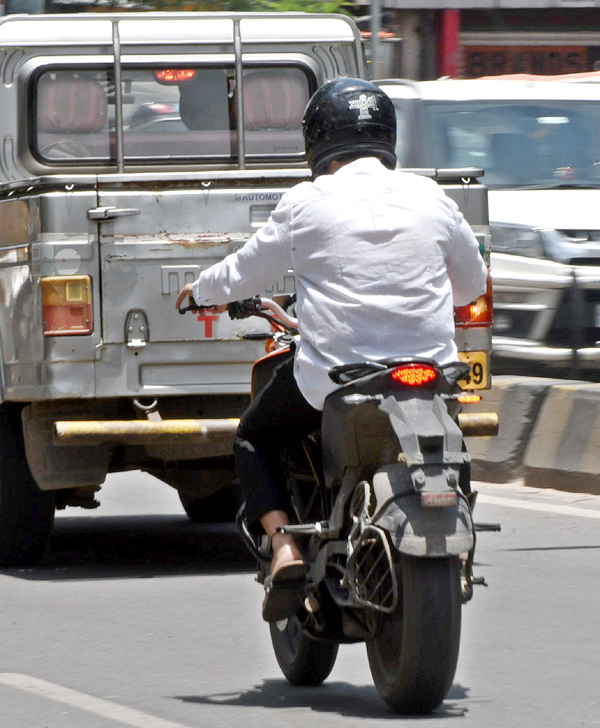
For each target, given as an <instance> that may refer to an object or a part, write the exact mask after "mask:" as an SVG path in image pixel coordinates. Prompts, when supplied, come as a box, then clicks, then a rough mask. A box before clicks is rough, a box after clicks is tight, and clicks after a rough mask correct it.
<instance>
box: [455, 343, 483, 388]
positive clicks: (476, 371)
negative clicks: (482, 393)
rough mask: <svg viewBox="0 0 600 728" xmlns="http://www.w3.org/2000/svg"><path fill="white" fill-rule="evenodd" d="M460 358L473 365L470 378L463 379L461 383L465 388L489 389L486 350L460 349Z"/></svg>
mask: <svg viewBox="0 0 600 728" xmlns="http://www.w3.org/2000/svg"><path fill="white" fill-rule="evenodd" d="M458 358H459V359H460V361H464V362H465V364H468V365H469V366H470V367H471V374H470V375H469V378H468V379H461V380H460V382H459V384H460V386H461V387H462V388H463V389H487V386H488V355H487V354H486V352H485V351H459V352H458Z"/></svg>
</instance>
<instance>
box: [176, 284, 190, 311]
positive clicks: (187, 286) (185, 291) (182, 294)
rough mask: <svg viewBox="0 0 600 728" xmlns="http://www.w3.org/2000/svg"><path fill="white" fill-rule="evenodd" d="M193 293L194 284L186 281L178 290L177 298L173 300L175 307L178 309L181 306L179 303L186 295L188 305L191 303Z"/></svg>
mask: <svg viewBox="0 0 600 728" xmlns="http://www.w3.org/2000/svg"><path fill="white" fill-rule="evenodd" d="M193 293H194V284H193V283H186V284H185V286H184V287H183V288H182V289H181V291H179V295H178V296H177V300H176V301H175V308H176V309H177V310H178V311H179V309H180V308H181V304H182V303H183V299H184V298H185V297H186V296H187V299H188V306H189V304H190V303H191V299H192V298H193Z"/></svg>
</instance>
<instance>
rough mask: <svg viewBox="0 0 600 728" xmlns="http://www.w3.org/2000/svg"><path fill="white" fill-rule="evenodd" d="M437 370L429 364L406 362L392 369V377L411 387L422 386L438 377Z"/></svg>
mask: <svg viewBox="0 0 600 728" xmlns="http://www.w3.org/2000/svg"><path fill="white" fill-rule="evenodd" d="M437 375H438V373H437V370H436V369H434V368H433V367H431V366H429V364H404V365H403V366H401V367H398V368H397V369H393V370H392V379H393V380H395V381H396V382H400V383H401V384H406V385H407V386H409V387H422V386H423V385H424V384H429V383H430V382H433V381H434V380H435V379H436V378H437Z"/></svg>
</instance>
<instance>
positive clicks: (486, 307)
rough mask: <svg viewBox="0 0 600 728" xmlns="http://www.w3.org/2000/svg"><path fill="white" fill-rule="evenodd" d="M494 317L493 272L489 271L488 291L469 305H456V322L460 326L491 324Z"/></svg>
mask: <svg viewBox="0 0 600 728" xmlns="http://www.w3.org/2000/svg"><path fill="white" fill-rule="evenodd" d="M493 318H494V311H493V295H492V274H491V273H490V272H489V271H488V278H487V291H486V292H485V293H484V295H483V296H479V298H478V299H477V300H476V301H475V302H474V303H470V304H469V305H468V306H456V307H455V309H454V324H455V326H458V327H459V328H469V327H471V326H491V325H492V321H493Z"/></svg>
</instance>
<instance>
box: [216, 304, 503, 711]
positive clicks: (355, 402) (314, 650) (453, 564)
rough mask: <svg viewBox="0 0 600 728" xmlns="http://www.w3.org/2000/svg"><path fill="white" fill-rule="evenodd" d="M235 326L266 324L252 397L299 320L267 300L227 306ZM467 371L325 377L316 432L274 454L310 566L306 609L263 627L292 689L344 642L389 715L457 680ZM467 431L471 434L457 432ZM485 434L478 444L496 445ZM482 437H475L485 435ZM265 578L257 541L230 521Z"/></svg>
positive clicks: (404, 369)
mask: <svg viewBox="0 0 600 728" xmlns="http://www.w3.org/2000/svg"><path fill="white" fill-rule="evenodd" d="M228 312H229V315H230V316H231V317H232V318H246V317H249V316H259V317H262V318H266V319H267V320H268V321H269V322H270V323H271V324H272V329H273V331H272V332H271V333H265V334H264V336H265V338H268V339H269V342H270V345H269V347H268V348H269V349H270V351H269V353H268V354H267V355H266V356H265V357H263V358H261V359H259V360H258V361H257V362H256V364H255V365H254V368H253V373H252V392H253V396H256V395H257V394H258V392H260V391H261V390H262V388H263V387H264V386H265V385H266V383H267V382H268V381H269V379H270V376H271V373H272V371H273V368H274V367H275V366H277V364H278V363H280V362H281V357H285V356H291V355H293V354H292V353H291V352H290V345H291V344H292V343H293V339H294V337H295V336H297V334H298V322H297V320H296V319H295V318H294V317H293V316H291V315H290V313H289V311H285V310H284V309H282V308H281V307H280V306H279V305H278V304H276V303H275V302H273V301H270V300H269V299H264V298H258V297H256V298H254V299H249V300H246V301H241V302H236V303H233V304H229V306H228ZM466 376H468V367H467V366H465V365H464V364H462V363H460V362H457V363H454V364H451V365H446V366H440V365H438V364H437V363H436V362H434V361H432V360H427V359H413V358H403V357H395V358H390V359H388V360H385V361H377V362H359V363H355V364H348V365H343V366H337V367H334V368H333V369H332V370H331V372H330V377H331V379H332V380H333V381H334V383H335V384H337V385H338V388H337V389H336V390H335V391H334V392H333V393H332V394H330V395H329V396H328V397H327V399H326V401H325V405H324V409H323V415H322V424H321V429H320V431H318V432H315V433H313V434H312V435H310V436H309V437H308V438H306V439H305V440H304V441H302V442H299V443H292V442H291V443H290V445H289V448H288V449H287V450H286V452H284V453H282V455H281V457H282V459H283V464H284V469H285V473H286V480H287V487H288V489H289V493H290V497H291V502H292V506H293V510H294V515H295V519H294V522H293V523H292V524H291V525H289V526H286V527H285V528H284V529H282V530H283V531H285V532H286V533H291V534H293V535H294V537H295V539H296V540H297V542H298V544H299V545H300V547H301V549H302V550H303V553H304V555H305V558H306V560H307V563H308V576H307V579H306V582H305V585H304V593H303V595H302V597H303V600H302V601H300V602H299V603H301V604H302V606H301V607H300V608H299V610H298V612H297V613H296V614H295V615H294V616H293V617H290V618H288V619H284V620H282V621H280V622H276V623H271V624H270V634H271V640H272V644H273V649H274V651H275V656H276V658H277V661H278V663H279V666H280V668H281V670H282V672H283V674H284V675H285V677H286V678H287V679H288V680H289V681H290V682H291V683H293V684H296V685H317V684H320V683H321V682H323V681H324V680H325V679H326V678H327V676H328V675H329V673H330V672H331V670H332V668H333V666H334V663H335V660H336V657H337V653H338V647H339V645H340V644H342V643H352V642H360V641H363V642H365V643H366V648H367V655H368V661H369V666H370V670H371V674H372V677H373V680H374V683H375V686H376V688H377V691H378V692H379V694H380V695H381V697H382V698H383V700H384V701H385V702H386V703H387V705H388V706H389V707H390V708H391V709H392V710H393V711H396V712H398V713H404V714H407V713H408V714H423V713H429V712H431V711H432V710H434V709H435V708H436V707H437V706H438V705H440V703H441V702H442V701H443V700H444V697H445V696H446V694H447V693H448V690H449V689H450V687H451V685H452V681H453V678H454V674H455V670H456V665H457V660H458V653H459V644H460V633H461V609H462V605H463V604H464V603H466V602H467V601H469V599H470V598H471V597H472V594H473V585H474V584H477V583H479V584H485V581H484V580H483V579H482V578H479V579H476V578H474V576H473V555H474V551H475V541H476V538H475V534H476V530H498V529H499V527H498V526H496V525H495V524H481V526H480V527H479V528H476V526H475V524H474V522H473V518H472V510H473V507H474V504H475V498H476V493H475V492H472V491H471V488H470V467H469V460H470V458H469V455H468V453H467V451H466V447H465V443H464V435H463V432H462V431H461V427H460V426H459V424H458V423H459V422H460V414H459V410H460V408H461V406H462V404H461V400H462V399H463V394H462V390H461V389H460V387H459V386H458V382H459V380H460V379H461V378H463V377H466ZM465 429H466V426H465ZM493 429H494V426H493V424H492V425H489V423H488V427H487V430H485V427H484V430H485V431H486V433H487V434H494V433H493V432H492V430H493ZM480 431H481V430H480ZM237 525H238V528H239V530H240V533H241V534H242V537H243V539H244V541H245V543H246V545H247V547H248V548H249V550H250V551H251V552H252V554H253V555H254V556H255V557H256V559H257V562H258V565H259V568H258V581H259V582H261V583H264V581H265V578H266V577H267V575H268V573H269V566H270V553H269V544H268V539H267V538H266V537H262V538H257V537H256V536H255V535H253V534H252V533H251V532H250V530H249V528H248V525H247V523H246V521H245V519H244V510H243V506H242V508H241V509H240V512H239V513H238V517H237Z"/></svg>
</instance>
